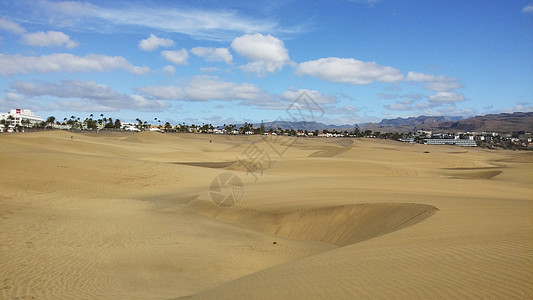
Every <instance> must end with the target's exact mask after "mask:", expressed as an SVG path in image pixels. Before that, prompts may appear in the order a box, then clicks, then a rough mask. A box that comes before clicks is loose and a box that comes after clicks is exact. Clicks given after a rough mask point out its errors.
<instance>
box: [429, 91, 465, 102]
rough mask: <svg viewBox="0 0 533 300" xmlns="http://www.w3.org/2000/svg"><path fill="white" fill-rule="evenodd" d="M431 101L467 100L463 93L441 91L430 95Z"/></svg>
mask: <svg viewBox="0 0 533 300" xmlns="http://www.w3.org/2000/svg"><path fill="white" fill-rule="evenodd" d="M428 100H429V102H432V103H455V102H459V101H464V100H466V99H465V97H464V96H463V95H461V94H458V93H454V92H440V93H437V94H435V95H430V96H429V97H428Z"/></svg>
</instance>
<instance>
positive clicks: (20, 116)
mask: <svg viewBox="0 0 533 300" xmlns="http://www.w3.org/2000/svg"><path fill="white" fill-rule="evenodd" d="M9 116H12V117H13V119H12V120H9V119H10V118H9ZM0 120H6V121H7V122H8V123H7V124H6V125H7V126H8V127H10V128H14V127H16V126H17V125H19V126H22V127H24V126H28V125H29V126H30V127H31V126H33V125H34V124H36V123H40V122H43V121H44V120H43V119H41V117H39V116H36V115H35V114H34V113H33V112H32V111H31V110H29V109H18V108H17V109H12V110H11V111H10V112H9V113H0ZM26 120H29V124H28V121H26Z"/></svg>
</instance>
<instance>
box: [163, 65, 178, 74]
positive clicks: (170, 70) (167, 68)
mask: <svg viewBox="0 0 533 300" xmlns="http://www.w3.org/2000/svg"><path fill="white" fill-rule="evenodd" d="M163 72H165V73H166V74H168V75H173V74H174V72H176V68H174V67H173V66H171V65H168V66H164V67H163Z"/></svg>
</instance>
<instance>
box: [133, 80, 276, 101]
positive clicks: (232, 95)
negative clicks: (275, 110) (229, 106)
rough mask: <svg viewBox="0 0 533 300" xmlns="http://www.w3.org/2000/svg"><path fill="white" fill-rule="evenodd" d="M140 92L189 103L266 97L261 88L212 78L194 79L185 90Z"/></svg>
mask: <svg viewBox="0 0 533 300" xmlns="http://www.w3.org/2000/svg"><path fill="white" fill-rule="evenodd" d="M138 90H139V91H140V92H143V93H145V94H147V95H149V96H151V97H154V98H156V99H164V100H187V101H209V100H220V101H231V100H259V99H260V98H261V97H263V96H264V95H265V93H264V92H263V91H261V89H260V88H258V87H257V86H255V85H253V84H251V83H234V82H228V81H222V80H220V79H218V78H216V77H210V76H197V77H194V78H193V79H191V81H189V82H188V83H187V85H186V86H185V87H183V88H182V87H178V86H147V87H142V88H139V89H138Z"/></svg>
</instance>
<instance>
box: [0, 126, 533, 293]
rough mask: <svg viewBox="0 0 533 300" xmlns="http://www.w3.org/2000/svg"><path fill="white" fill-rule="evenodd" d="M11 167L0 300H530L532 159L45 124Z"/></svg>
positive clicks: (17, 151) (16, 147) (3, 149)
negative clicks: (219, 197) (215, 194)
mask: <svg viewBox="0 0 533 300" xmlns="http://www.w3.org/2000/svg"><path fill="white" fill-rule="evenodd" d="M71 136H72V137H73V138H71ZM210 140H211V142H210ZM265 153H269V154H270V160H268V162H267V160H266V159H265V160H263V166H264V168H265V169H264V170H262V171H259V170H257V171H256V172H252V173H250V172H248V171H250V170H247V168H246V165H247V164H248V163H250V162H253V161H254V157H257V156H256V155H263V154H265ZM280 154H281V155H280ZM239 162H240V163H239ZM0 166H1V170H2V171H1V172H0V191H2V193H0V201H1V202H0V203H1V206H0V254H1V255H0V298H2V299H31V298H36V299H73V298H102V299H175V298H181V297H184V298H198V299H353V298H362V299H368V298H378V299H391V298H402V299H413V298H419V299H428V298H430V299H434V298H442V299H451V298H457V299H469V298H473V299H485V298H494V299H502V298H505V299H507V298H517V299H530V298H532V297H533V154H532V153H525V152H513V151H488V150H481V149H464V148H458V147H452V146H424V145H408V144H400V143H397V142H388V141H376V140H368V139H357V140H355V141H352V140H341V139H316V138H315V139H304V138H298V139H287V138H282V139H277V140H270V139H269V140H266V141H265V140H262V138H261V137H257V136H253V137H243V136H240V137H223V136H212V135H188V134H159V133H137V134H122V135H120V134H70V133H67V132H45V133H30V134H3V135H0ZM225 172H230V173H233V174H236V175H237V176H238V177H239V178H240V179H241V180H242V181H243V182H244V195H243V198H242V200H241V201H240V202H239V203H238V205H237V206H236V207H233V208H220V207H218V206H216V205H214V204H213V202H212V201H211V199H210V194H209V187H210V184H211V181H212V180H213V178H215V177H216V176H217V175H219V174H221V173H225ZM227 191H230V192H231V189H230V190H226V189H224V190H223V192H227Z"/></svg>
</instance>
